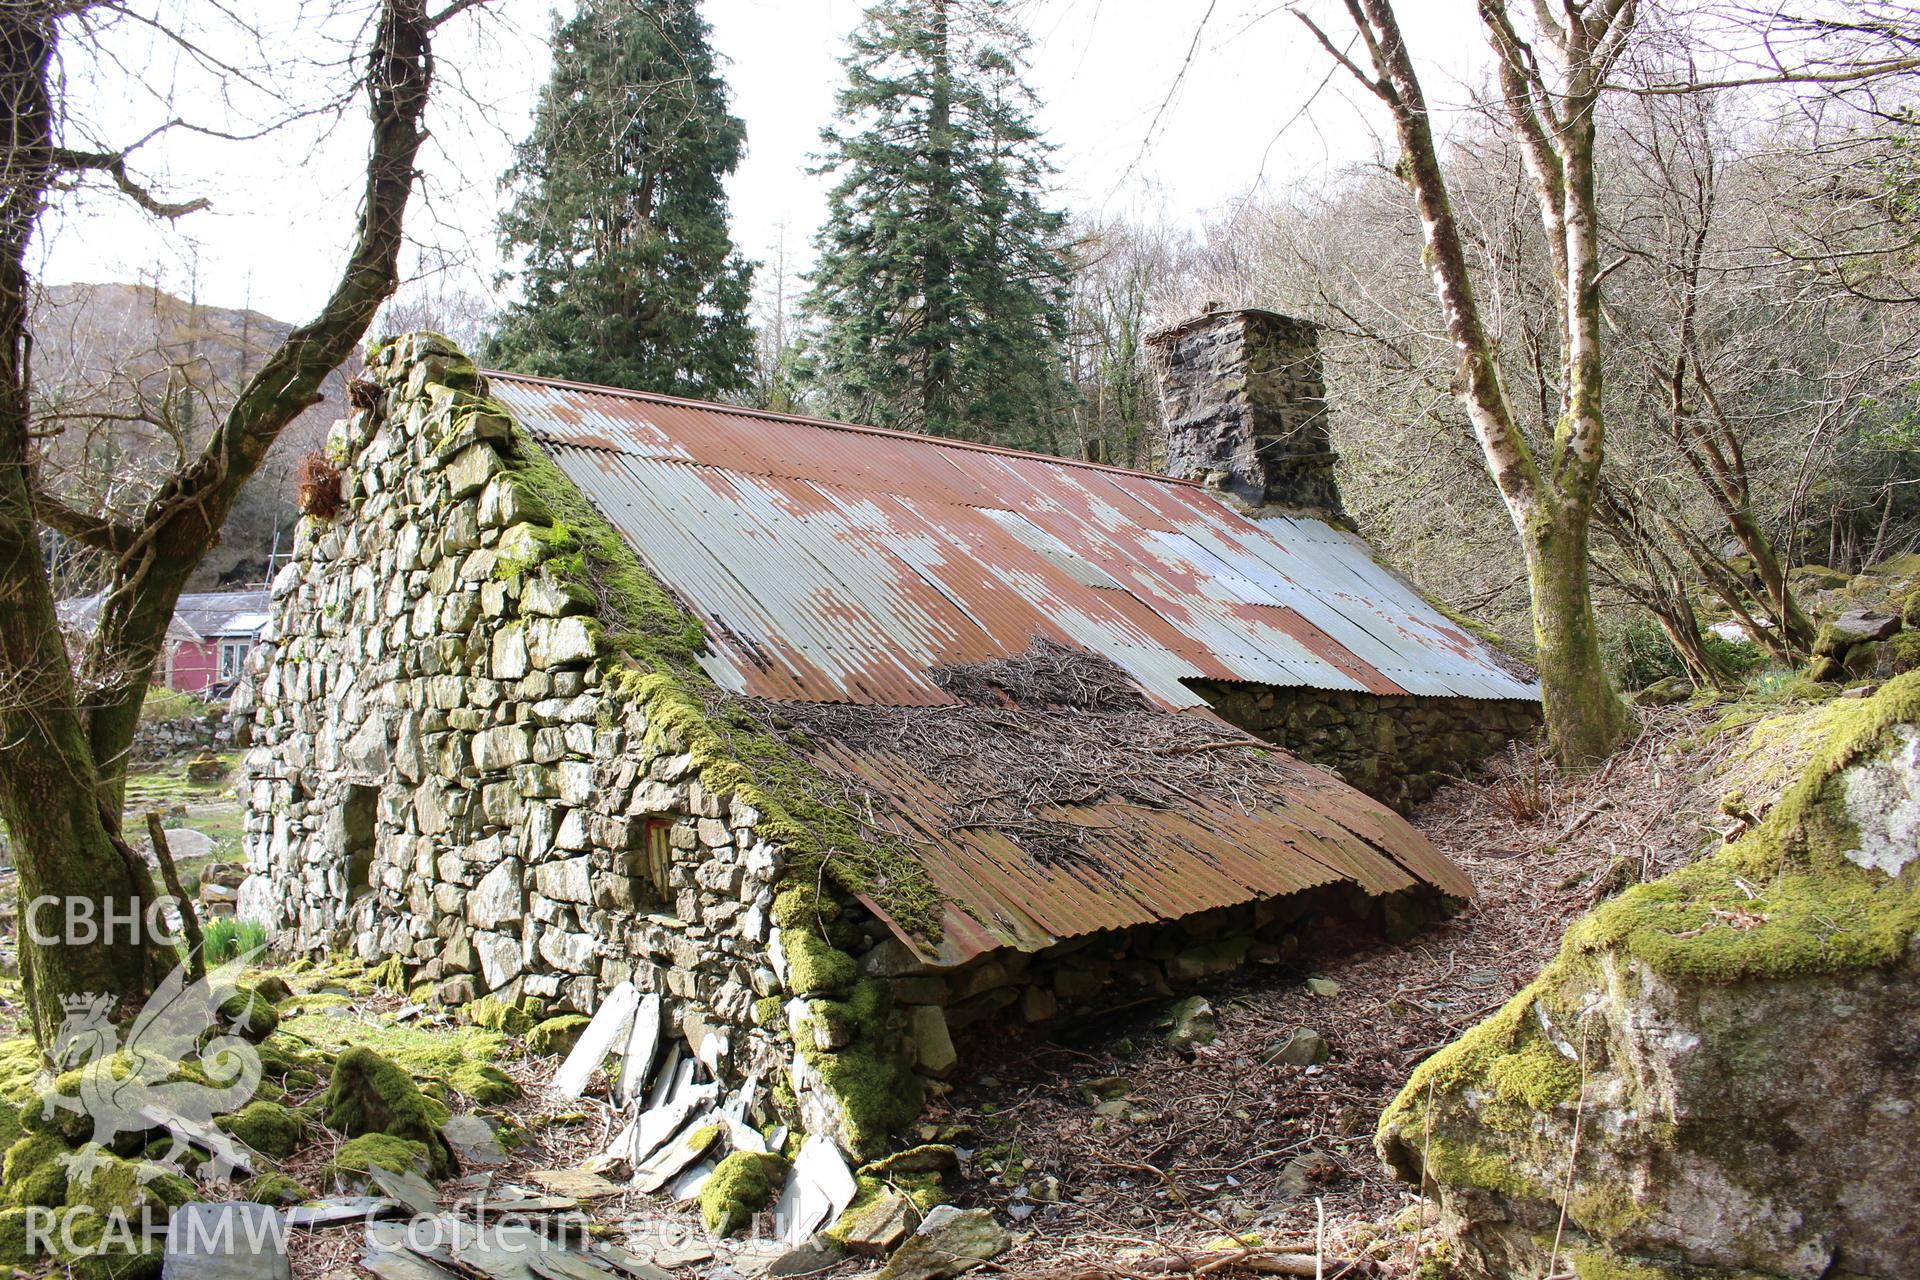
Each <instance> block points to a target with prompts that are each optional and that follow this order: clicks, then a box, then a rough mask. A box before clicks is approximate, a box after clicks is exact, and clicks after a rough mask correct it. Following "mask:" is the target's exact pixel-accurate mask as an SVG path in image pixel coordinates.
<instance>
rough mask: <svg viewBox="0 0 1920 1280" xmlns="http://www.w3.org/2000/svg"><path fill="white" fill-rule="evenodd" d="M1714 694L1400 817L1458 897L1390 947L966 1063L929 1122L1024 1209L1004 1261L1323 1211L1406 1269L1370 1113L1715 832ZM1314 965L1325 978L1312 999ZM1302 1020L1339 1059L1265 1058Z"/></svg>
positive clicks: (1091, 1269) (1406, 1201) (1384, 1266)
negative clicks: (1125, 1109) (952, 1134)
mask: <svg viewBox="0 0 1920 1280" xmlns="http://www.w3.org/2000/svg"><path fill="white" fill-rule="evenodd" d="M1724 713H1725V708H1724V707H1720V708H1712V709H1709V710H1707V711H1696V712H1688V711H1686V710H1683V709H1673V710H1660V711H1650V712H1647V713H1645V714H1646V728H1645V730H1644V732H1643V734H1642V736H1641V737H1640V739H1639V741H1638V742H1637V743H1636V744H1635V745H1634V746H1633V747H1632V748H1631V749H1630V750H1628V751H1625V752H1622V753H1621V754H1620V755H1618V756H1616V757H1615V758H1614V759H1613V760H1612V761H1610V762H1609V764H1608V765H1607V766H1606V767H1605V768H1604V769H1602V770H1601V771H1599V772H1598V773H1596V774H1593V775H1590V776H1587V777H1578V778H1566V777H1562V776H1560V775H1559V774H1558V773H1557V772H1556V771H1555V770H1554V769H1553V767H1552V766H1551V765H1550V764H1546V763H1543V762H1541V761H1540V760H1539V759H1538V758H1537V757H1535V756H1533V755H1531V754H1515V755H1510V756H1507V757H1503V758H1501V759H1499V760H1496V761H1494V762H1493V763H1492V764H1491V765H1490V766H1489V767H1488V768H1486V769H1483V770H1482V771H1481V772H1480V773H1479V774H1477V775H1476V776H1475V777H1474V778H1473V779H1471V780H1468V781H1464V782H1462V783H1459V784H1457V785H1455V786H1452V787H1449V788H1447V789H1445V790H1444V791H1443V792H1441V793H1440V794H1439V795H1438V796H1436V797H1435V799H1434V800H1433V801H1431V802H1430V803H1429V804H1427V805H1426V806H1424V807H1423V808H1422V809H1421V810H1420V811H1419V812H1418V813H1417V814H1415V815H1414V822H1415V824H1416V825H1417V826H1419V827H1420V828H1422V829H1423V830H1424V831H1426V832H1427V834H1428V835H1429V836H1430V837H1431V838H1432V839H1433V840H1434V842H1435V843H1436V844H1437V845H1438V846H1439V847H1440V848H1441V850H1442V851H1443V852H1445V853H1446V854H1447V856H1448V857H1450V858H1451V859H1453V861H1454V862H1455V863H1456V864H1457V865H1459V866H1460V867H1461V868H1462V869H1463V870H1465V871H1466V872H1467V874H1468V875H1469V876H1471V877H1472V880H1473V883H1474V887H1475V889H1476V890H1477V893H1478V898H1477V900H1476V901H1475V903H1474V904H1473V905H1472V906H1471V907H1469V908H1468V909H1467V910H1466V911H1464V912H1463V913H1461V914H1460V915H1458V916H1457V917H1455V918H1454V919H1452V920H1450V921H1448V922H1446V923H1445V924H1443V925H1441V926H1440V927H1438V928H1435V929H1432V930H1429V931H1428V932H1426V933H1424V934H1422V935H1421V936H1420V937H1418V938H1416V939H1415V940H1414V941H1413V942H1411V943H1409V944H1406V945H1402V946H1387V945H1383V944H1376V945H1369V946H1361V947H1356V948H1353V949H1350V950H1346V951H1343V952H1336V951H1329V950H1328V949H1326V948H1325V947H1323V948H1322V949H1321V950H1320V952H1319V954H1318V955H1317V956H1315V957H1313V958H1312V959H1311V961H1310V962H1309V963H1310V964H1311V967H1310V968H1302V969H1293V970H1285V969H1268V970H1264V971H1262V970H1253V971H1250V972H1245V973H1243V974H1241V975H1238V976H1236V977H1235V978H1232V979H1229V980H1226V981H1223V982H1221V983H1219V984H1217V985H1216V986H1215V987H1213V988H1212V989H1211V990H1204V989H1203V993H1204V994H1206V995H1207V996H1208V997H1209V999H1210V1000H1211V1001H1212V1003H1213V1004H1214V1006H1215V1009H1216V1011H1217V1014H1218V1020H1219V1026H1220V1035H1219V1038H1218V1039H1217V1040H1216V1041H1215V1042H1214V1043H1212V1044H1211V1045H1207V1046H1205V1047H1203V1048H1200V1049H1198V1050H1195V1051H1193V1052H1192V1053H1191V1056H1190V1057H1188V1056H1185V1055H1183V1054H1181V1053H1180V1052H1177V1051H1175V1050H1174V1049H1172V1048H1169V1047H1168V1046H1167V1045H1165V1044H1164V1043H1163V1042H1162V1041H1161V1040H1160V1039H1159V1038H1158V1037H1157V1036H1156V1035H1155V1033H1154V1031H1153V1021H1154V1017H1155V1015H1156V1014H1157V1013H1158V1012H1159V1011H1160V1005H1159V1004H1155V1005H1153V1006H1150V1007H1143V1008H1140V1009H1138V1010H1134V1011H1131V1012H1130V1013H1125V1012H1123V1013H1122V1014H1120V1015H1119V1017H1118V1018H1103V1019H1101V1020H1100V1021H1099V1022H1098V1023H1097V1024H1093V1025H1083V1026H1081V1027H1079V1028H1058V1029H1054V1030H1052V1031H1051V1032H1050V1034H1049V1035H1048V1037H1047V1039H1045V1040H1044V1041H1042V1040H1033V1041H1029V1042H1027V1043H1019V1044H1013V1045H1009V1046H1007V1047H1006V1048H1005V1050H1004V1051H1003V1052H1002V1053H1001V1054H1000V1055H998V1056H997V1057H996V1058H994V1059H991V1060H986V1061H981V1062H980V1065H979V1066H978V1068H977V1074H975V1075H973V1077H972V1079H971V1080H970V1082H969V1083H968V1084H966V1085H965V1086H963V1087H962V1088H960V1089H957V1090H956V1091H955V1092H954V1093H953V1094H952V1095H951V1096H949V1097H948V1098H947V1099H945V1100H944V1102H943V1104H942V1105H941V1106H940V1107H938V1108H936V1109H935V1111H934V1113H933V1116H932V1118H935V1119H943V1120H946V1121H948V1122H951V1123H961V1124H967V1125H971V1126H973V1127H974V1128H975V1129H976V1130H977V1131H978V1132H979V1133H980V1135H981V1137H980V1141H981V1142H982V1147H981V1148H980V1151H979V1153H978V1154H977V1155H976V1156H975V1158H974V1160H973V1161H972V1162H971V1168H970V1172H971V1174H972V1179H971V1181H970V1182H969V1184H968V1185H967V1187H966V1188H965V1196H966V1197H967V1198H970V1199H973V1200H975V1201H977V1202H979V1203H982V1204H991V1205H993V1206H995V1207H996V1208H1004V1209H1006V1210H1008V1211H1009V1212H1010V1214H1011V1215H1012V1216H1015V1217H1018V1218H1020V1219H1022V1220H1021V1221H1020V1223H1019V1225H1018V1228H1017V1229H1018V1230H1019V1231H1020V1232H1021V1233H1022V1235H1023V1239H1022V1240H1021V1243H1020V1244H1019V1245H1018V1247H1017V1248H1016V1249H1015V1251H1014V1252H1012V1253H1011V1254H1008V1255H1006V1256H1003V1257H1002V1258H1000V1259H999V1260H998V1264H999V1266H1000V1267H1001V1268H1002V1269H1003V1270H1004V1271H1005V1272H1007V1273H1009V1274H1014V1275H1022V1276H1040V1275H1058V1276H1063V1277H1064V1276H1096V1275H1101V1274H1119V1275H1126V1274H1130V1273H1134V1274H1165V1273H1166V1271H1167V1269H1168V1268H1167V1264H1168V1263H1169V1262H1170V1261H1172V1259H1171V1258H1169V1257H1168V1255H1175V1256H1177V1255H1179V1254H1181V1253H1182V1252H1186V1251H1193V1250H1196V1249H1200V1248H1204V1247H1206V1246H1207V1245H1209V1244H1211V1245H1213V1247H1214V1248H1215V1249H1218V1248H1220V1247H1221V1246H1223V1245H1229V1244H1231V1243H1232V1242H1231V1241H1228V1240H1223V1239H1222V1237H1223V1236H1228V1235H1233V1236H1238V1237H1241V1238H1243V1239H1244V1238H1246V1237H1247V1236H1248V1235H1249V1234H1255V1235H1258V1237H1259V1238H1260V1241H1261V1242H1263V1243H1264V1244H1265V1245H1266V1246H1268V1247H1274V1246H1280V1247H1286V1246H1288V1245H1291V1244H1298V1245H1301V1246H1303V1247H1304V1248H1306V1249H1307V1250H1309V1251H1310V1250H1311V1249H1312V1247H1313V1243H1314V1240H1315V1235H1316V1216H1317V1214H1318V1213H1320V1212H1322V1211H1324V1214H1325V1236H1324V1241H1325V1247H1326V1252H1327V1253H1328V1254H1329V1255H1332V1256H1346V1257H1354V1256H1359V1255H1363V1254H1366V1255H1371V1257H1372V1258H1373V1260H1374V1261H1375V1263H1376V1264H1377V1268H1378V1270H1377V1272H1376V1273H1377V1274H1385V1275H1390V1276H1407V1275H1411V1274H1412V1271H1413V1265H1414V1260H1413V1255H1414V1249H1415V1235H1414V1233H1413V1231H1412V1230H1411V1226H1410V1224H1411V1223H1412V1222H1413V1221H1415V1220H1417V1215H1416V1214H1412V1213H1409V1212H1408V1210H1409V1209H1411V1207H1412V1206H1413V1205H1414V1204H1415V1196H1414V1195H1413V1193H1412V1189H1411V1188H1408V1187H1405V1186H1403V1185H1401V1184H1398V1183H1396V1182H1394V1181H1392V1179H1391V1178H1390V1177H1389V1176H1388V1174H1387V1173H1386V1171H1385V1169H1384V1168H1383V1167H1382V1165H1381V1163H1380V1161H1379V1159H1378V1158H1377V1157H1376V1156H1375V1154H1374V1151H1373V1141H1372V1139H1373V1130H1374V1125H1375V1121H1376V1119H1377V1118H1378V1116H1379V1114H1380V1112H1381V1111H1382V1110H1383V1109H1384V1108H1385V1106H1386V1104H1387V1103H1388V1102H1390V1101H1391V1100H1392V1098H1393V1096H1394V1094H1395V1093H1396V1092H1397V1091H1398V1089H1399V1086H1400V1084H1401V1083H1402V1082H1403V1081H1405V1080H1406V1078H1407V1076H1408V1074H1409V1072H1410V1071H1411V1070H1412V1069H1413V1067H1414V1066H1415V1065H1416V1064H1417V1063H1418V1062H1419V1061H1420V1060H1421V1059H1423V1058H1425V1057H1426V1056H1427V1055H1428V1054H1430V1053H1432V1052H1433V1051H1434V1050H1436V1049H1438V1048H1440V1047H1441V1046H1442V1045H1444V1044H1446V1043H1447V1042H1449V1041H1450V1040H1452V1039H1453V1038H1454V1037H1456V1036H1457V1035H1458V1034H1459V1033H1460V1032H1461V1031H1463V1030H1465V1029H1466V1028H1467V1027H1469V1026H1471V1025H1472V1024H1473V1023H1475V1022H1476V1021H1478V1020H1479V1019H1480V1018H1482V1017H1483V1016H1485V1015H1486V1014H1488V1013H1491V1012H1492V1011H1493V1010H1495V1009H1497V1008H1498V1007H1499V1006H1500V1005H1501V1004H1502V1003H1504V1002H1505V1001H1506V999H1507V998H1508V997H1509V996H1511V995H1512V994H1513V993H1514V992H1516V991H1518V990H1519V989H1520V988H1521V987H1522V986H1524V985H1525V984H1526V983H1527V982H1528V981H1530V980H1531V979H1532V978H1533V976H1534V975H1535V974H1536V972H1537V971H1538V970H1539V968H1540V966H1541V965H1542V963H1543V962H1544V961H1545V960H1546V959H1548V958H1549V957H1550V956H1551V955H1552V954H1553V952H1554V951H1555V950H1556V949H1557V947H1558V946H1559V940H1560V935H1561V933H1562V932H1563V930H1564V929H1565V927H1566V925H1567V924H1568V923H1569V921H1571V920H1572V919H1573V918H1574V917H1576V916H1578V915H1580V914H1581V913H1583V912H1584V911H1586V910H1587V909H1589V908H1590V907H1591V906H1592V905H1593V904H1595V903H1596V902H1598V901H1599V900H1600V899H1602V898H1604V897H1606V896H1608V895H1610V894H1613V893H1617V892H1619V891H1620V890H1621V889H1623V888H1625V887H1626V886H1627V885H1629V884H1632V883H1634V882H1636V881H1639V880H1641V879H1650V878H1653V877H1655V876H1658V875H1661V874H1664V873H1665V872H1667V871H1671V870H1673V869H1674V868H1675V867H1677V866H1679V865H1681V864H1682V863H1684V862H1686V861H1688V860H1690V859H1691V858H1693V857H1694V856H1695V855H1696V854H1697V853H1699V852H1701V851H1702V850H1703V845H1704V846H1705V847H1711V846H1712V845H1714V844H1717V843H1718V836H1717V835H1716V825H1726V824H1727V822H1728V820H1726V819H1723V818H1720V817H1719V816H1718V815H1717V813H1716V807H1717V805H1718V802H1719V798H1720V794H1721V792H1722V790H1723V789H1724V786H1725V782H1724V778H1725V774H1726V770H1727V766H1728V764H1729V757H1731V756H1732V755H1733V754H1734V753H1735V751H1736V750H1737V749H1738V747H1739V744H1740V743H1741V742H1742V740H1743V738H1744V735H1742V734H1739V733H1722V734H1714V733H1712V732H1711V730H1712V728H1713V727H1714V725H1715V723H1716V721H1720V720H1721V719H1722V717H1723V715H1724ZM1308 976H1319V977H1324V978H1330V979H1332V980H1333V981H1334V982H1336V983H1338V984H1339V988H1340V989H1339V992H1338V994H1337V995H1334V996H1331V997H1326V996H1319V995H1315V994H1313V993H1312V992H1311V991H1310V990H1309V989H1308V988H1307V986H1306V984H1305V982H1304V981H1303V979H1304V978H1306V977H1308ZM1298 1028H1312V1029H1314V1030H1317V1031H1319V1032H1320V1033H1321V1034H1322V1035H1323V1036H1325V1037H1326V1038H1327V1040H1329V1041H1330V1042H1331V1044H1332V1046H1333V1056H1332V1058H1331V1059H1330V1060H1329V1061H1328V1062H1326V1063H1325V1064H1323V1065H1322V1066H1319V1067H1309V1068H1302V1067H1295V1066H1264V1065H1262V1062H1261V1060H1262V1057H1263V1056H1264V1055H1265V1054H1266V1053H1267V1052H1268V1051H1270V1050H1272V1049H1274V1048H1277V1047H1278V1046H1280V1045H1281V1044H1284V1043H1285V1042H1286V1040H1287V1038H1288V1037H1289V1035H1291V1034H1292V1032H1293V1031H1294V1030H1296V1029H1298ZM1116 1046H1118V1047H1119V1049H1122V1050H1125V1049H1129V1048H1131V1050H1132V1051H1131V1052H1130V1053H1129V1052H1117V1051H1116ZM1113 1076H1120V1077H1125V1078H1126V1080H1127V1081H1129V1082H1130V1084H1131V1087H1130V1089H1129V1090H1128V1091H1127V1092H1126V1094H1125V1095H1124V1096H1125V1098H1126V1100H1127V1102H1128V1104H1129V1113H1128V1114H1127V1115H1124V1116H1113V1117H1107V1116H1096V1115H1095V1114H1094V1113H1093V1111H1092V1110H1091V1107H1090V1105H1089V1102H1088V1098H1087V1095H1086V1094H1084V1093H1083V1092H1082V1088H1083V1086H1084V1085H1085V1083H1086V1082H1087V1081H1089V1080H1094V1079H1098V1078H1100V1077H1113ZM943 1112H944V1114H942V1113H943ZM1049 1179H1057V1180H1058V1194H1059V1202H1058V1203H1047V1202H1045V1201H1044V1200H1039V1199H1035V1198H1033V1197H1042V1196H1046V1195H1048V1194H1050V1192H1051V1190H1052V1187H1051V1184H1050V1183H1049V1181H1048V1180H1049ZM1396 1219H1398V1220H1399V1221H1400V1222H1401V1223H1403V1224H1408V1225H1405V1226H1402V1227H1399V1228H1396V1227H1395V1226H1393V1225H1392V1224H1393V1223H1394V1222H1395V1220H1396Z"/></svg>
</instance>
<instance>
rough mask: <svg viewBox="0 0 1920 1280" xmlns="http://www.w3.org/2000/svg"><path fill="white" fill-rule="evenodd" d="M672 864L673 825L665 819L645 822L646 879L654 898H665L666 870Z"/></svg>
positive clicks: (653, 819)
mask: <svg viewBox="0 0 1920 1280" xmlns="http://www.w3.org/2000/svg"><path fill="white" fill-rule="evenodd" d="M672 862H673V823H672V822H670V821H668V820H667V819H665V818H652V819H649V820H648V822H647V847H646V877H647V880H648V881H649V886H648V887H649V888H651V889H652V890H653V892H654V895H655V896H656V897H661V898H664V897H666V896H667V868H668V866H669V865H671V864H672Z"/></svg>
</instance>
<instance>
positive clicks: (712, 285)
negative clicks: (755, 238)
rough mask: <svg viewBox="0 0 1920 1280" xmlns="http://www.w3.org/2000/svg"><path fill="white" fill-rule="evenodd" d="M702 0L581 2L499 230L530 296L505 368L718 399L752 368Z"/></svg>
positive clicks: (731, 147)
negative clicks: (728, 224)
mask: <svg viewBox="0 0 1920 1280" xmlns="http://www.w3.org/2000/svg"><path fill="white" fill-rule="evenodd" d="M709 33H710V29H709V28H708V26H707V23H706V21H705V19H703V18H702V17H701V15H700V5H699V2H698V0H584V3H583V4H582V5H581V6H580V11H579V13H578V14H577V15H576V16H575V17H574V18H573V19H572V20H570V21H568V22H565V23H560V24H558V25H557V26H556V27H555V30H554V37H553V74H552V77H551V78H550V79H549V80H548V82H547V87H546V90H545V92H544V93H543V94H542V96H541V101H540V106H539V110H538V113H537V114H536V116H535V118H534V126H533V133H532V134H531V136H529V137H528V139H527V140H526V141H525V142H524V143H522V144H521V146H520V148H519V151H518V154H517V157H516V159H515V161H514V164H513V167H512V168H510V169H509V170H508V171H507V175H506V178H505V179H504V181H503V186H505V187H508V188H510V189H512V190H513V191H514V192H515V196H514V199H513V203H512V205H511V207H510V208H509V209H508V210H507V211H506V212H505V213H504V214H503V215H502V216H501V219H500V239H501V245H502V248H503V249H504V250H505V251H506V253H507V254H508V255H509V258H510V259H517V260H518V261H519V262H520V263H521V264H522V265H521V268H520V271H519V279H520V285H521V292H522V299H521V301H520V302H519V303H518V304H516V305H515V306H513V307H512V308H511V309H509V310H508V312H507V314H506V315H505V316H504V317H503V319H502V321H501V324H500V326H499V328H498V330H497V331H496V332H495V334H494V336H493V340H492V342H491V343H490V346H489V356H490V359H491V360H492V361H493V362H494V363H496V364H498V365H499V366H500V367H502V368H506V369H512V370H515V371H517V372H521V373H532V374H540V375H544V376H547V377H557V378H572V379H577V380H579V381H583V382H599V383H606V384H609V385H613V386H621V387H633V388H636V389H639V390H644V391H662V392H674V393H678V394H683V395H696V396H721V395H727V394H729V393H733V392H737V391H741V390H743V389H745V387H746V386H747V382H748V376H749V373H750V371H751V369H752V367H753V331H752V327H751V326H750V325H749V323H748V320H747V308H748V306H749V304H750V303H751V301H752V274H753V264H751V263H750V262H748V261H746V260H745V259H743V258H742V257H741V256H740V255H739V254H738V253H736V252H735V251H734V245H733V240H732V237H731V236H730V234H729V232H728V229H727V195H726V189H725V186H724V183H725V180H726V177H727V175H728V174H730V173H732V172H733V170H734V168H735V167H736V166H737V165H738V164H739V163H740V157H741V154H742V152H743V151H744V150H745V146H746V128H745V126H744V125H743V124H742V123H741V122H740V120H739V118H738V117H736V116H734V115H733V114H731V113H730V112H729V111H728V109H727V105H728V93H727V87H726V83H725V81H724V80H722V79H721V77H720V73H719V70H718V68H717V67H716V65H715V59H714V54H713V50H712V48H711V47H710V46H709V45H708V42H707V39H708V35H709Z"/></svg>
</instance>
